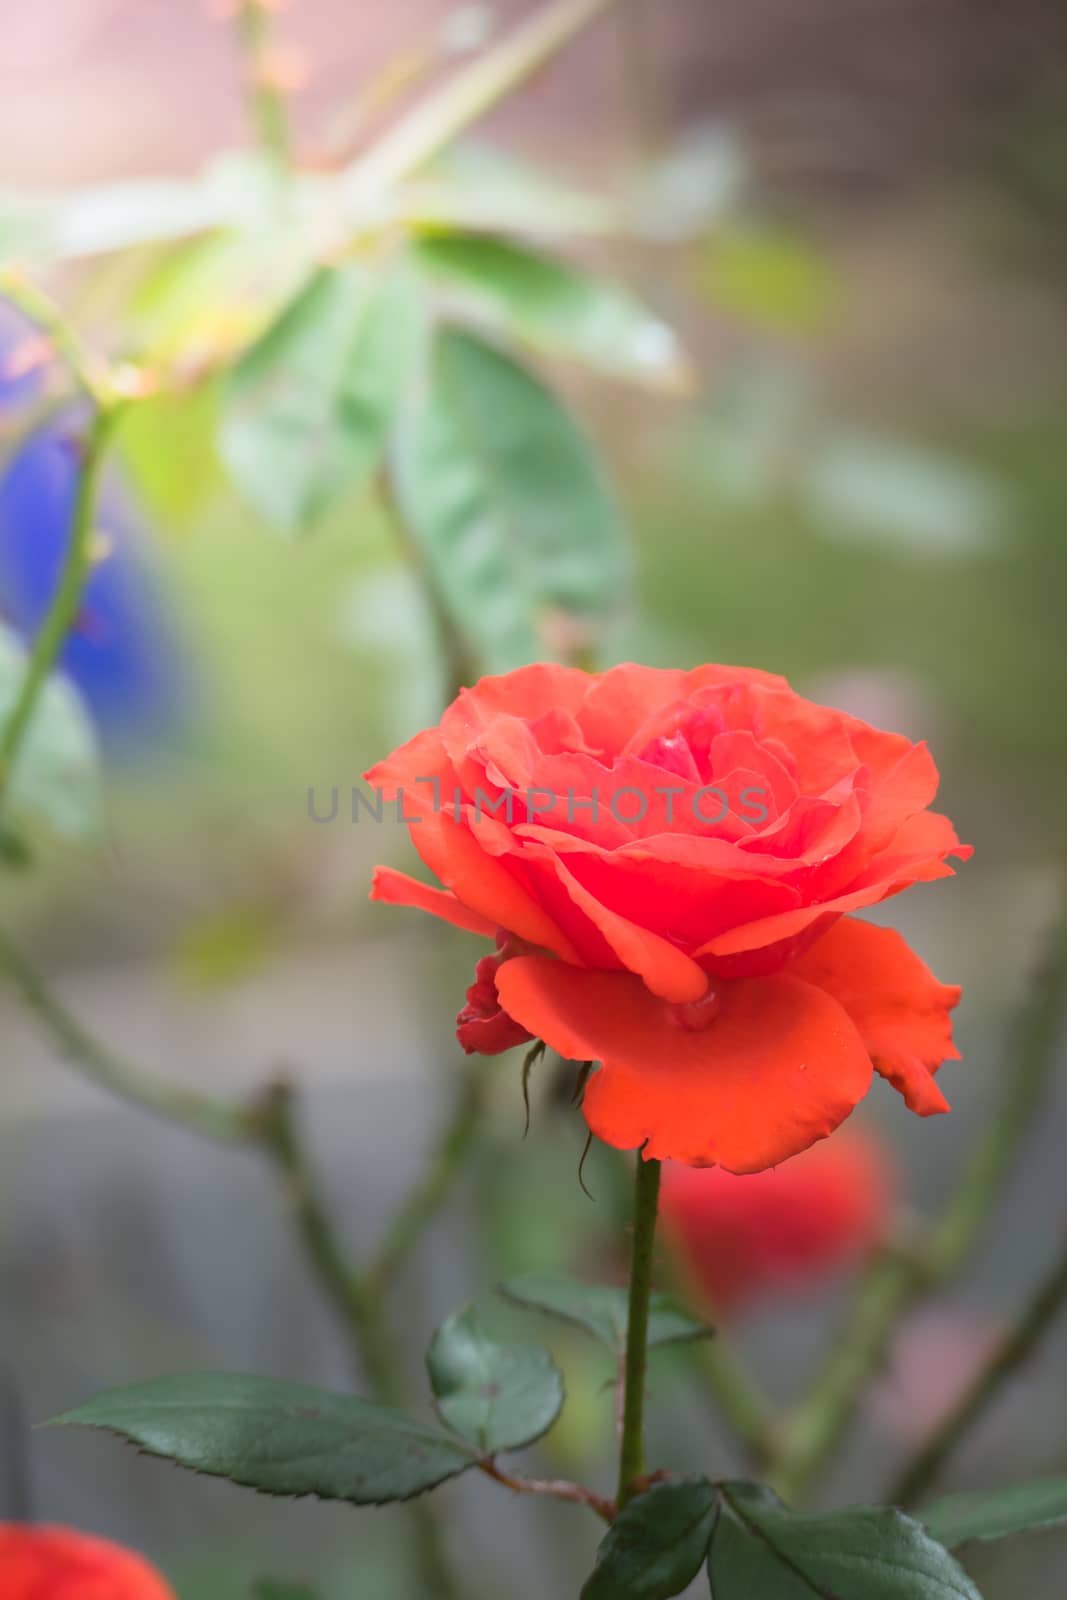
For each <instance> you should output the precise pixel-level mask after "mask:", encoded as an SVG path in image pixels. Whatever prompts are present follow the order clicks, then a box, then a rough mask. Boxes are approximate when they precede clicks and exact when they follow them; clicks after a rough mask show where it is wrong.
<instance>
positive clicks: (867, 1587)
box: [708, 1483, 981, 1600]
mask: <svg viewBox="0 0 1067 1600" xmlns="http://www.w3.org/2000/svg"><path fill="white" fill-rule="evenodd" d="M718 1488H719V1494H720V1495H721V1497H722V1502H723V1504H722V1511H721V1514H720V1517H719V1520H718V1522H717V1524H716V1527H715V1532H714V1535H713V1537H712V1541H711V1551H710V1554H709V1556H708V1576H709V1577H710V1579H711V1590H712V1594H713V1595H714V1600H757V1597H759V1600H763V1597H764V1596H767V1597H768V1600H770V1597H771V1596H773V1597H774V1600H812V1597H813V1596H819V1597H820V1600H981V1596H980V1595H979V1593H978V1590H977V1589H976V1588H975V1586H974V1584H973V1583H972V1582H971V1580H970V1578H969V1577H968V1576H967V1574H966V1573H965V1572H964V1570H963V1568H962V1567H961V1566H960V1565H959V1564H958V1563H957V1562H956V1561H954V1560H953V1558H952V1556H950V1555H949V1553H948V1551H947V1550H945V1549H944V1548H943V1547H942V1546H941V1545H940V1544H936V1543H935V1542H934V1540H933V1539H931V1537H930V1535H929V1534H928V1533H927V1532H926V1529H925V1528H923V1527H921V1526H920V1524H919V1523H918V1522H915V1521H913V1520H912V1519H911V1518H910V1517H906V1516H905V1515H904V1514H903V1512H901V1511H894V1510H892V1509H889V1508H881V1507H879V1508H874V1507H866V1506H857V1507H854V1508H852V1509H850V1510H848V1511H838V1512H832V1513H830V1514H829V1515H826V1516H817V1517H802V1516H794V1515H793V1514H792V1513H791V1512H790V1511H788V1510H787V1509H786V1507H785V1506H784V1505H783V1504H782V1503H781V1501H780V1500H779V1499H778V1498H777V1496H775V1495H773V1494H771V1492H770V1491H769V1490H768V1489H764V1488H761V1487H760V1486H759V1485H757V1484H754V1483H723V1484H720V1485H719V1486H718Z"/></svg>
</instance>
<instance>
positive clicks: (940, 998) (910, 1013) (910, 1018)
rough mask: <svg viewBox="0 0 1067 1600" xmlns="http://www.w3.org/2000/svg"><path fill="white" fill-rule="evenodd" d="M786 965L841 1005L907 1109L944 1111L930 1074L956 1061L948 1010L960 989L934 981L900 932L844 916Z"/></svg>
mask: <svg viewBox="0 0 1067 1600" xmlns="http://www.w3.org/2000/svg"><path fill="white" fill-rule="evenodd" d="M789 970H790V972H791V973H792V974H793V975H794V976H795V977H798V978H803V979H804V981H805V982H806V983H814V984H817V985H818V987H819V988H820V989H823V990H825V991H826V993H827V994H831V995H833V997H834V999H835V1000H836V1001H838V1003H839V1004H840V1005H842V1006H843V1007H844V1008H845V1010H846V1011H847V1012H848V1014H849V1016H850V1017H851V1018H852V1020H853V1022H854V1023H855V1024H856V1027H857V1028H858V1029H859V1032H860V1036H861V1038H862V1039H863V1042H864V1044H865V1045H866V1046H867V1049H868V1050H869V1051H870V1053H871V1058H872V1060H873V1061H874V1065H875V1068H876V1070H877V1071H878V1072H880V1073H881V1074H882V1076H883V1078H887V1079H888V1080H889V1082H890V1083H891V1084H892V1085H893V1087H894V1089H897V1090H899V1092H900V1093H901V1094H902V1095H903V1096H904V1099H905V1101H906V1103H907V1105H908V1107H909V1108H910V1110H912V1111H915V1112H917V1113H918V1114H919V1116H921V1117H931V1116H935V1115H936V1114H937V1113H938V1112H939V1111H947V1110H948V1109H949V1104H948V1101H947V1100H946V1099H945V1097H944V1095H943V1094H942V1093H941V1090H940V1089H939V1088H938V1086H937V1084H936V1083H935V1082H934V1073H935V1072H936V1071H937V1069H938V1067H939V1066H940V1065H941V1063H942V1062H943V1061H958V1060H959V1058H960V1055H959V1051H958V1050H957V1049H956V1047H955V1045H954V1044H953V1043H952V1023H951V1020H950V1018H949V1012H950V1011H951V1010H952V1008H953V1007H954V1006H955V1005H956V1004H957V1003H958V1001H959V998H960V993H961V991H960V989H959V988H958V986H957V985H955V984H947V983H938V981H937V979H936V978H935V977H934V975H933V973H932V972H931V971H930V969H929V967H928V966H927V965H926V963H925V962H924V961H920V959H919V957H918V956H917V955H916V954H915V952H914V951H913V950H911V949H909V948H908V945H907V944H906V943H905V941H904V940H903V939H902V938H901V936H900V934H899V933H896V932H894V930H893V929H892V928H878V927H875V925H874V924H873V923H872V922H860V921H858V920H857V919H856V918H855V917H844V918H842V920H841V921H840V922H838V923H836V924H835V925H834V927H832V928H831V929H830V931H829V933H825V934H823V936H822V938H821V939H819V940H818V941H817V942H816V943H815V944H814V945H812V946H811V948H810V949H809V950H807V951H805V953H804V954H803V955H801V956H800V957H798V959H797V960H796V961H794V962H793V963H792V964H791V965H790V968H789Z"/></svg>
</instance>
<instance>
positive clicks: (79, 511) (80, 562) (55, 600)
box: [0, 404, 120, 797]
mask: <svg viewBox="0 0 1067 1600" xmlns="http://www.w3.org/2000/svg"><path fill="white" fill-rule="evenodd" d="M119 414H120V407H119V406H118V405H117V404H116V405H112V406H105V407H100V408H99V409H98V410H97V411H96V413H95V414H94V416H93V419H92V422H91V424H90V427H89V435H88V438H87V439H86V441H85V444H84V446H83V450H84V456H83V460H82V465H81V473H80V475H79V478H78V491H77V496H76V498H75V502H74V516H73V523H72V526H71V531H70V539H69V540H68V543H67V550H66V555H65V557H64V561H63V570H62V572H61V573H60V577H59V584H58V587H57V588H56V592H55V594H54V595H53V597H52V603H51V605H50V606H49V609H48V614H47V616H46V617H45V619H44V622H43V624H42V626H41V628H40V630H39V632H38V634H37V637H36V638H35V639H34V641H33V647H32V649H31V650H30V656H29V660H28V662H27V664H26V671H25V674H24V675H23V679H22V683H21V685H20V687H19V692H18V695H17V697H16V699H15V703H14V705H13V706H12V708H11V711H10V713H9V715H8V718H7V721H6V722H5V724H4V727H3V732H2V733H0V797H2V796H3V794H4V793H5V792H6V790H7V788H8V785H9V784H10V781H11V774H12V772H13V770H14V767H15V762H16V760H17V758H18V754H19V750H20V748H21V746H22V741H23V739H24V738H25V736H26V732H27V729H28V728H29V725H30V722H31V721H32V718H33V712H34V708H35V706H36V704H37V697H38V695H39V694H40V692H41V690H42V688H43V687H44V684H45V680H46V679H47V678H48V676H49V674H50V673H51V672H52V671H53V669H54V667H55V665H56V662H57V661H58V660H59V655H60V652H61V651H62V649H63V645H64V643H65V642H66V638H67V634H68V633H69V632H70V629H71V628H72V626H73V625H74V623H75V621H76V620H77V616H78V610H79V607H80V606H81V598H82V591H83V589H84V588H85V582H86V578H87V577H88V574H89V569H90V567H91V565H92V536H93V531H94V519H95V517H96V501H97V493H98V490H99V485H100V472H101V468H102V466H103V462H104V453H105V450H106V448H107V444H108V441H109V439H110V437H111V432H112V429H113V428H114V426H115V423H116V421H117V420H118V417H119Z"/></svg>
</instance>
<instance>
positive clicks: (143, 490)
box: [116, 383, 227, 532]
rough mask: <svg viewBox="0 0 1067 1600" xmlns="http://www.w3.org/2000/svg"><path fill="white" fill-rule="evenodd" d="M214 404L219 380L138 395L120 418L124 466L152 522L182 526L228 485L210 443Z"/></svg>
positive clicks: (215, 427) (181, 529)
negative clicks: (180, 390) (186, 388)
mask: <svg viewBox="0 0 1067 1600" xmlns="http://www.w3.org/2000/svg"><path fill="white" fill-rule="evenodd" d="M218 408H219V385H218V383H202V384H199V385H197V386H196V387H195V388H193V389H191V390H189V391H187V392H183V393H162V394H158V395H153V396H151V397H150V398H147V399H145V400H139V401H138V403H137V404H136V405H135V406H131V407H130V408H129V410H128V411H127V413H126V414H125V416H124V417H123V420H122V423H121V425H120V428H119V433H118V438H117V441H116V442H117V447H118V450H119V451H120V453H121V455H122V459H123V465H124V467H125V468H126V470H127V472H128V474H129V477H130V478H131V479H132V481H133V484H134V487H135V489H136V491H137V497H138V499H139V500H140V502H141V503H142V505H144V506H145V508H146V510H147V511H148V512H149V514H150V516H151V517H152V520H153V522H155V523H160V524H162V525H164V526H165V527H166V528H167V529H168V530H171V531H178V532H184V531H186V530H187V529H188V527H189V525H190V524H191V523H192V522H193V521H194V519H195V518H196V517H197V516H198V515H199V514H200V513H201V512H202V510H203V508H204V506H205V505H206V504H207V503H208V502H209V501H210V499H211V497H212V495H214V494H216V493H218V491H219V490H220V489H225V488H226V487H227V485H226V477H225V474H224V473H223V471H222V468H221V465H220V462H219V458H218V453H217V450H216V445H215V440H216V435H217V432H218Z"/></svg>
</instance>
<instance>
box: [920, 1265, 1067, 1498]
mask: <svg viewBox="0 0 1067 1600" xmlns="http://www.w3.org/2000/svg"><path fill="white" fill-rule="evenodd" d="M1064 1305H1067V1248H1065V1249H1064V1250H1063V1251H1062V1252H1061V1254H1060V1258H1059V1260H1058V1261H1057V1262H1056V1263H1055V1265H1054V1266H1053V1268H1052V1270H1051V1271H1050V1272H1049V1273H1048V1275H1047V1276H1046V1277H1045V1278H1044V1279H1043V1280H1042V1282H1041V1283H1040V1284H1039V1285H1038V1288H1037V1290H1036V1291H1035V1293H1034V1294H1033V1295H1032V1296H1031V1298H1030V1300H1029V1301H1028V1302H1027V1304H1026V1305H1025V1306H1024V1307H1023V1310H1022V1313H1021V1315H1020V1317H1019V1320H1018V1322H1017V1324H1016V1326H1015V1327H1014V1328H1013V1329H1012V1330H1011V1332H1010V1333H1008V1334H1007V1335H1006V1337H1005V1338H1004V1339H1003V1340H1002V1341H1001V1343H1000V1344H999V1345H998V1346H997V1348H996V1350H994V1352H993V1354H992V1356H991V1357H990V1358H989V1360H988V1362H987V1363H986V1365H985V1366H984V1367H983V1369H982V1371H981V1372H980V1373H979V1374H978V1376H977V1377H976V1378H975V1380H974V1382H973V1383H972V1384H971V1386H970V1388H969V1389H968V1390H967V1393H966V1394H965V1395H964V1397H963V1399H962V1400H961V1401H960V1402H959V1404H958V1405H957V1406H956V1407H955V1409H954V1410H953V1411H952V1412H950V1414H949V1415H948V1416H947V1417H946V1418H945V1420H944V1422H942V1423H941V1424H940V1426H939V1427H938V1428H937V1429H936V1431H935V1432H934V1434H933V1435H932V1436H931V1438H930V1439H929V1440H928V1441H927V1443H926V1444H925V1445H924V1446H923V1448H922V1449H921V1450H920V1451H919V1454H918V1455H917V1456H916V1458H915V1460H914V1461H913V1462H912V1463H911V1464H910V1466H908V1467H907V1468H906V1469H905V1470H904V1472H903V1473H902V1474H901V1475H900V1477H899V1478H898V1479H897V1482H896V1484H895V1485H894V1487H893V1489H892V1491H891V1493H890V1495H889V1499H890V1501H891V1503H892V1504H893V1505H900V1506H912V1505H914V1504H915V1502H916V1501H917V1500H920V1499H921V1498H922V1496H923V1495H924V1494H925V1493H926V1491H927V1490H928V1489H929V1488H930V1486H931V1485H932V1484H933V1483H934V1482H935V1481H936V1480H937V1478H938V1477H939V1476H940V1474H941V1471H942V1468H943V1467H944V1466H945V1464H946V1463H947V1461H948V1459H949V1457H950V1456H951V1455H952V1454H953V1452H954V1451H955V1449H956V1447H957V1445H959V1444H960V1442H961V1440H962V1439H963V1438H964V1436H965V1435H966V1434H967V1433H969V1432H970V1430H971V1428H972V1427H973V1426H974V1424H975V1423H976V1422H977V1421H978V1419H979V1417H981V1415H982V1414H983V1412H984V1411H985V1410H986V1409H987V1407H988V1406H989V1405H990V1403H991V1401H993V1400H994V1399H995V1398H996V1396H997V1395H998V1394H999V1393H1000V1390H1001V1388H1002V1387H1003V1385H1004V1384H1005V1383H1006V1382H1007V1380H1008V1379H1009V1378H1010V1377H1012V1375H1013V1374H1014V1373H1016V1372H1017V1371H1018V1370H1019V1368H1020V1367H1022V1366H1023V1365H1024V1364H1025V1362H1026V1361H1027V1360H1028V1359H1029V1358H1030V1356H1031V1355H1033V1353H1034V1351H1035V1350H1036V1348H1037V1346H1038V1344H1039V1343H1040V1341H1041V1339H1042V1338H1043V1337H1044V1335H1045V1333H1046V1332H1047V1330H1048V1329H1049V1327H1050V1326H1051V1325H1052V1323H1053V1321H1054V1320H1055V1318H1056V1317H1057V1316H1058V1314H1059V1312H1060V1311H1061V1310H1062V1309H1063V1307H1064Z"/></svg>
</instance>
